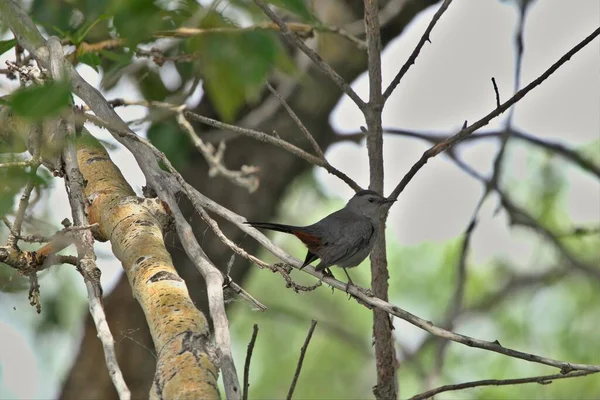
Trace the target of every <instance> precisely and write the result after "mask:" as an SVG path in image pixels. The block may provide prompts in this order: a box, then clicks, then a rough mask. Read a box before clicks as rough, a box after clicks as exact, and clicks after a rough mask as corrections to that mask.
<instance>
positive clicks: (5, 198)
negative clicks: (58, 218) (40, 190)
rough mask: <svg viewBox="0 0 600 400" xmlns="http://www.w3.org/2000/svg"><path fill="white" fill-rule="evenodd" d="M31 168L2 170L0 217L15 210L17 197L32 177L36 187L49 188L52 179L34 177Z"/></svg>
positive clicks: (0, 180)
mask: <svg viewBox="0 0 600 400" xmlns="http://www.w3.org/2000/svg"><path fill="white" fill-rule="evenodd" d="M29 169H30V168H29V167H25V168H23V167H9V168H0V215H6V214H8V213H9V212H10V211H12V210H13V208H14V206H15V204H14V202H15V196H16V195H17V194H18V193H19V192H20V191H21V190H22V189H23V188H24V187H25V185H26V184H27V181H28V179H29V178H30V177H31V178H32V179H33V183H34V185H35V186H42V187H47V186H48V183H49V181H50V179H52V178H51V177H49V174H46V175H44V176H40V175H37V174H36V175H32V173H31V171H29Z"/></svg>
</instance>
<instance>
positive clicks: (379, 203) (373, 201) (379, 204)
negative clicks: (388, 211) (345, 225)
mask: <svg viewBox="0 0 600 400" xmlns="http://www.w3.org/2000/svg"><path fill="white" fill-rule="evenodd" d="M395 201H396V200H389V199H387V198H385V197H383V196H381V195H379V194H378V193H377V192H374V191H372V190H361V191H360V192H357V193H356V194H355V195H354V197H352V198H351V199H350V201H349V202H348V204H347V205H346V207H348V208H349V209H350V210H352V211H355V212H358V213H360V214H362V215H364V216H365V217H368V218H370V219H373V220H375V219H377V216H378V213H379V211H380V210H381V209H385V208H389V206H390V205H391V204H392V203H393V202H395Z"/></svg>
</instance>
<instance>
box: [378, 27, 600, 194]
mask: <svg viewBox="0 0 600 400" xmlns="http://www.w3.org/2000/svg"><path fill="white" fill-rule="evenodd" d="M598 35H600V28H598V29H596V30H595V31H594V32H592V33H591V34H590V35H589V36H587V37H586V38H585V39H583V40H582V41H581V42H579V43H578V44H577V45H576V46H575V47H573V48H572V49H571V50H569V51H568V52H567V53H566V54H565V55H563V56H562V57H561V58H560V59H559V60H558V61H557V62H555V63H554V64H552V65H551V66H550V68H548V69H547V70H546V71H545V72H544V73H543V74H542V75H540V76H539V77H538V78H536V79H535V80H533V81H532V82H531V83H530V84H529V85H527V86H525V87H524V88H523V89H521V90H519V91H518V92H517V93H516V94H515V95H514V96H513V97H511V98H510V99H509V100H507V101H506V102H504V103H503V104H502V105H501V106H500V107H499V108H496V109H495V110H494V111H492V112H491V113H489V114H488V115H486V116H485V117H483V118H481V119H480V120H479V121H477V122H475V123H474V124H471V125H470V126H468V127H466V128H464V129H461V130H460V131H459V132H458V133H457V134H455V135H454V136H452V137H450V138H448V139H446V140H444V141H443V142H440V143H438V144H436V145H434V146H433V147H431V148H430V149H429V150H427V151H426V152H425V153H423V155H422V156H421V158H420V159H419V161H417V162H416V163H415V164H414V165H413V166H412V167H411V169H410V170H409V171H408V173H407V174H406V175H405V176H404V178H402V180H401V181H400V182H399V183H398V185H397V186H396V188H395V189H394V191H393V192H392V193H391V194H390V196H388V197H389V198H391V199H397V198H398V195H399V194H400V193H402V191H403V190H404V188H405V187H406V185H408V183H409V182H410V181H411V180H412V178H413V177H414V176H415V175H416V174H417V172H418V171H419V170H420V169H421V168H422V167H423V166H424V165H425V164H426V163H427V161H428V160H429V159H430V158H432V157H435V156H436V155H438V154H440V153H441V152H443V151H445V150H447V149H448V148H450V147H452V146H454V145H455V144H456V143H458V142H460V141H462V140H463V139H464V138H466V137H467V136H469V135H470V134H472V133H473V132H475V131H476V130H477V129H480V128H481V127H483V126H485V125H487V124H488V123H489V122H490V121H491V120H492V119H494V118H495V117H497V116H499V115H500V114H502V113H503V112H504V111H506V110H507V109H508V108H510V106H512V105H513V104H515V103H516V102H518V101H519V100H521V99H522V98H523V97H524V96H525V95H526V94H527V93H529V92H530V91H531V90H533V89H534V88H536V87H537V86H538V85H540V84H541V83H542V82H543V81H545V80H546V79H547V78H548V77H549V76H550V75H552V74H553V73H554V72H555V71H556V70H557V69H558V68H560V66H561V65H563V64H564V63H566V62H567V61H568V60H569V59H570V58H571V57H573V55H575V54H576V53H577V52H578V51H580V50H581V49H583V48H584V47H585V46H586V45H587V44H589V43H590V42H591V41H592V40H594V39H595V38H596V37H597V36H598Z"/></svg>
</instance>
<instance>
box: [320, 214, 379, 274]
mask: <svg viewBox="0 0 600 400" xmlns="http://www.w3.org/2000/svg"><path fill="white" fill-rule="evenodd" d="M327 220H328V221H325V220H323V221H319V222H321V223H323V224H322V227H323V230H325V231H327V235H326V237H327V242H326V243H325V244H324V245H323V247H322V249H321V251H320V254H319V256H320V257H321V260H322V261H323V263H324V264H326V265H338V264H340V263H342V264H343V262H344V261H346V260H348V259H350V258H352V257H353V256H355V255H356V254H357V253H358V252H360V251H361V250H364V249H366V248H367V247H368V246H369V244H370V241H371V238H372V237H373V235H374V233H375V228H374V227H373V224H372V223H371V221H369V220H368V219H367V218H363V217H357V216H355V215H354V214H349V213H344V212H338V213H334V214H332V215H330V216H329V218H327ZM367 254H368V252H367ZM365 257H366V255H365ZM360 261H362V260H360Z"/></svg>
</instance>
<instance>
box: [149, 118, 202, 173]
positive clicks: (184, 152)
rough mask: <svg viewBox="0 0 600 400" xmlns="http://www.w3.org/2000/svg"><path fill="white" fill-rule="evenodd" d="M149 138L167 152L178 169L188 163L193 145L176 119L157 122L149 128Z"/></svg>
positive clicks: (169, 158) (167, 155)
mask: <svg viewBox="0 0 600 400" xmlns="http://www.w3.org/2000/svg"><path fill="white" fill-rule="evenodd" d="M148 139H149V140H150V142H152V144H154V145H155V146H156V147H157V148H158V149H159V150H160V151H162V152H163V153H165V156H166V157H167V159H168V160H169V161H170V162H171V164H173V167H175V168H176V169H180V168H182V167H184V166H185V165H186V164H187V163H188V160H189V156H190V150H191V149H192V146H191V144H190V141H189V139H188V137H187V136H186V135H184V134H183V133H182V132H181V129H180V128H179V125H178V124H177V123H176V122H175V121H173V120H168V121H160V122H155V123H154V124H152V126H151V127H150V128H149V129H148ZM165 169H166V167H165Z"/></svg>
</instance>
